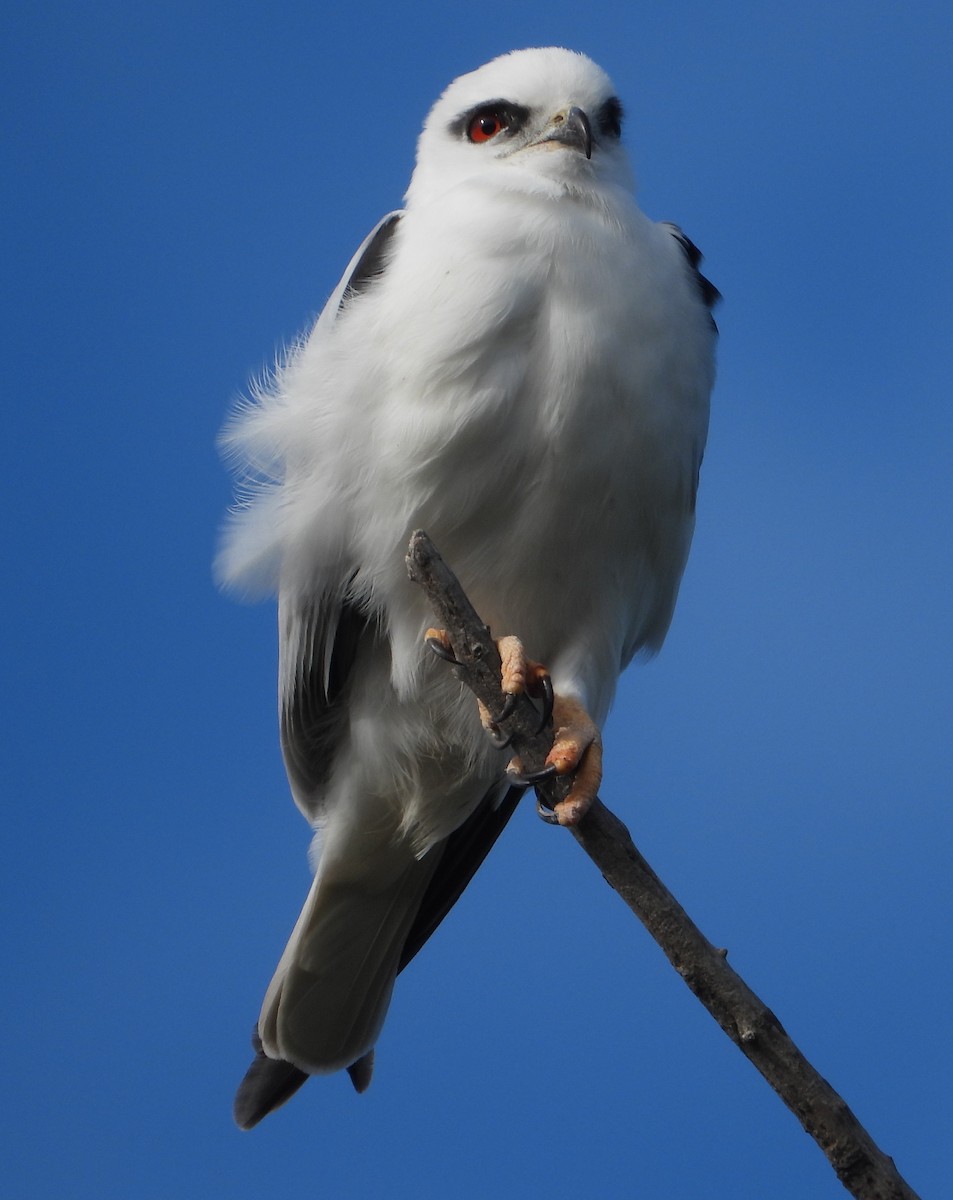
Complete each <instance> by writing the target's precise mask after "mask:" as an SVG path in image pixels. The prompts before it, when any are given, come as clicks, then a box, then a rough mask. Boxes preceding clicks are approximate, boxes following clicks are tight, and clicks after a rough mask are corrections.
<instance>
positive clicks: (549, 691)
mask: <svg viewBox="0 0 953 1200" xmlns="http://www.w3.org/2000/svg"><path fill="white" fill-rule="evenodd" d="M539 686H540V689H541V690H542V693H543V712H542V716H541V717H540V719H539V728H538V729H537V730H536V732H537V733H542V732H543V730H544V729H545V728H546V726H547V725H548V724H549V722H550V721H551V720H552V717H553V705H554V704H555V702H556V693H555V692H554V690H553V679H552V676H551V675H550V674H549V673H548V672H547V673H546V674H545V675H544V676H543V677H542V679H541V680H540V681H539Z"/></svg>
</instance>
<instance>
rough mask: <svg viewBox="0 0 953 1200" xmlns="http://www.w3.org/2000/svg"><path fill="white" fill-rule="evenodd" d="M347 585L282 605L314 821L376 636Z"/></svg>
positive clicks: (374, 240)
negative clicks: (350, 692) (358, 671)
mask: <svg viewBox="0 0 953 1200" xmlns="http://www.w3.org/2000/svg"><path fill="white" fill-rule="evenodd" d="M400 218H401V213H400V212H392V213H388V214H387V216H386V217H383V218H382V219H381V220H380V221H378V223H377V224H376V225H375V226H374V228H373V229H372V230H371V232H370V233H369V234H368V235H367V237H366V238H365V239H364V241H363V242H362V243H361V245H360V246H359V247H358V250H357V252H356V253H355V255H354V256H353V258H352V259H351V261H350V262H349V263H348V266H347V270H346V271H345V272H344V274H343V276H342V277H341V280H340V282H339V283H338V285H337V287H336V288H335V289H334V291H333V292H332V293H331V297H330V299H329V300H328V302H327V304H326V305H325V306H324V310H323V311H322V313H321V315H320V317H319V318H318V320H317V322H316V324H315V327H314V330H313V331H312V333H311V340H314V339H316V338H319V337H322V338H323V337H326V336H328V335H329V334H330V332H331V329H332V327H333V325H334V323H335V322H336V321H337V319H338V317H339V316H340V314H341V313H342V312H343V311H344V309H345V308H346V307H347V305H348V304H349V303H350V302H351V301H352V300H353V299H354V298H355V297H356V296H359V295H361V294H362V293H363V292H366V291H367V289H368V288H369V287H370V286H371V284H372V283H373V282H374V281H375V280H376V279H378V278H380V276H381V275H382V274H383V273H384V270H385V267H386V262H387V252H388V248H389V247H390V245H391V240H392V238H393V236H394V232H395V231H396V229H397V226H398V224H399V223H400ZM348 582H349V581H335V582H332V584H331V586H330V588H329V589H328V590H327V591H326V592H325V593H324V594H322V595H320V596H317V597H307V598H305V599H302V598H300V597H290V596H285V595H282V596H281V597H280V599H279V629H280V635H279V641H280V644H279V662H280V667H279V671H280V681H281V682H280V708H279V712H280V726H281V748H282V753H283V755H284V760H285V767H286V769H287V772H288V778H289V781H290V783H291V787H292V791H293V792H294V795H295V799H296V800H297V801H298V804H299V805H300V806H301V807H302V809H304V810H305V812H306V813H307V814H308V815H309V816H312V815H314V800H313V797H314V796H315V793H316V792H318V791H319V790H320V788H321V787H322V785H323V784H324V783H325V782H326V780H327V777H328V773H329V771H330V764H331V763H332V761H333V758H334V751H335V750H336V748H337V743H338V741H339V739H340V736H341V733H342V731H343V729H344V724H345V717H346V697H345V689H346V686H347V682H348V678H349V676H350V673H351V669H352V667H353V665H354V660H355V658H356V656H357V652H358V648H359V646H360V645H361V644H362V642H365V641H366V640H367V639H368V638H370V637H372V636H373V631H372V629H371V623H370V622H369V620H368V618H367V617H366V616H365V615H364V614H363V613H362V612H361V610H360V609H359V608H358V606H357V605H356V604H354V603H353V601H351V600H349V599H348Z"/></svg>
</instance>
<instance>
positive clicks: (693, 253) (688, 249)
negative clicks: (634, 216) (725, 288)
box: [662, 221, 721, 325]
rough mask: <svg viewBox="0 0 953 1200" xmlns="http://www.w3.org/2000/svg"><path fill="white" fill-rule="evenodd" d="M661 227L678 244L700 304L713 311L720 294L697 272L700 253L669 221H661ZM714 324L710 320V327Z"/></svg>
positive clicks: (699, 263) (709, 281)
mask: <svg viewBox="0 0 953 1200" xmlns="http://www.w3.org/2000/svg"><path fill="white" fill-rule="evenodd" d="M662 225H663V227H664V228H665V229H667V230H668V231H669V233H671V235H672V237H673V238H674V239H675V240H676V242H678V244H679V245H680V246H681V248H682V253H683V254H684V255H685V259H686V261H687V262H688V265H689V267H690V268H691V271H692V275H693V277H694V280H695V286H696V287H697V288H698V294H699V296H700V297H701V301H702V303H703V304H704V305H705V307H706V308H707V309H709V310H711V309H713V308H714V307H715V305H716V304H717V303H718V301H719V300H720V299H721V292H719V290H718V289H717V288H716V287H715V285H714V284H713V283H712V281H711V280H710V279H706V278H705V276H704V275H703V274H702V273H701V271H700V270H699V266H700V265H701V261H702V252H701V251H700V250H699V249H698V247H697V246H696V245H695V243H694V242H693V241H692V239H691V238H690V237H689V236H688V235H687V234H686V233H684V232H683V231H682V230H681V229H679V227H678V226H677V225H673V224H672V223H671V222H670V221H663V222H662ZM714 324H715V321H714V318H712V325H714Z"/></svg>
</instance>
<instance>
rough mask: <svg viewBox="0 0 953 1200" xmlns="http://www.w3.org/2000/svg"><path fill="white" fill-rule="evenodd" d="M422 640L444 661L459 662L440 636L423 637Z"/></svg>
mask: <svg viewBox="0 0 953 1200" xmlns="http://www.w3.org/2000/svg"><path fill="white" fill-rule="evenodd" d="M424 641H425V642H426V643H427V645H428V646H429V647H430V649H431V650H432V651H433V652H434V654H436V656H437V657H438V658H442V659H443V661H444V662H448V663H459V661H460V660H459V659H458V658H457V656H456V655H455V654H454V652H453V651H452V650H451V649H450V647H449V646H447V644H446V643H445V642H443V641H442V640H441V639H440V638H436V637H429V638H425V639H424Z"/></svg>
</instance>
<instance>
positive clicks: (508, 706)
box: [493, 693, 517, 725]
mask: <svg viewBox="0 0 953 1200" xmlns="http://www.w3.org/2000/svg"><path fill="white" fill-rule="evenodd" d="M516 701H517V697H516V696H514V695H513V694H512V693H508V694H507V695H506V697H505V699H504V700H503V707H502V708H501V709H500V713H499V716H496V717H494V718H493V723H494V724H495V725H499V723H500V722H501V721H505V720H506V718H507V717H511V716H512V715H513V713H514V712H515V711H516Z"/></svg>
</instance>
